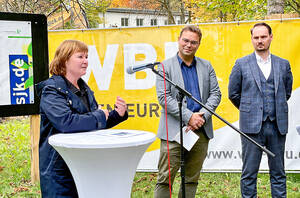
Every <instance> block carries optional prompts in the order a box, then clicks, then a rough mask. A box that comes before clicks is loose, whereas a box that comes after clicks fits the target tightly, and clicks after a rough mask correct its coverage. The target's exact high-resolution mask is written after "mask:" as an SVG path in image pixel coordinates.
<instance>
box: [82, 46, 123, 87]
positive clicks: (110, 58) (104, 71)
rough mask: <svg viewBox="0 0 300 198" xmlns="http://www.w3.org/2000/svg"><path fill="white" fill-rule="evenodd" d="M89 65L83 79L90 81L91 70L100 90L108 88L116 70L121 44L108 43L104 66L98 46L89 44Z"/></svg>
mask: <svg viewBox="0 0 300 198" xmlns="http://www.w3.org/2000/svg"><path fill="white" fill-rule="evenodd" d="M88 47H89V58H88V60H89V67H88V68H87V71H86V74H85V75H84V76H83V80H85V81H86V82H88V80H89V78H90V75H91V72H93V74H94V76H95V80H96V83H97V85H98V89H99V90H108V89H109V85H110V81H111V77H112V73H113V70H114V66H115V62H116V56H117V52H118V48H119V45H118V44H113V45H107V48H106V53H105V57H104V62H103V66H101V63H100V59H99V56H98V53H97V49H96V46H94V45H89V46H88Z"/></svg>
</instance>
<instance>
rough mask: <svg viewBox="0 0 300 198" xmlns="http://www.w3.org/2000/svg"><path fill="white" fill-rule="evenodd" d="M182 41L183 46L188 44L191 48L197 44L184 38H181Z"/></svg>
mask: <svg viewBox="0 0 300 198" xmlns="http://www.w3.org/2000/svg"><path fill="white" fill-rule="evenodd" d="M182 40H183V42H184V43H185V44H188V43H190V44H191V45H193V46H196V45H198V44H199V42H198V41H190V40H189V39H186V38H182Z"/></svg>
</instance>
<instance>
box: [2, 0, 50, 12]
mask: <svg viewBox="0 0 300 198" xmlns="http://www.w3.org/2000/svg"><path fill="white" fill-rule="evenodd" d="M53 2H54V1H53V0H52V1H51V0H50V1H47V0H2V1H0V9H1V11H2V12H15V13H36V14H42V13H47V12H49V11H50V10H51V9H53V8H54V7H55V5H54V4H53Z"/></svg>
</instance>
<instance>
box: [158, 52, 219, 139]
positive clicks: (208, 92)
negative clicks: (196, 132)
mask: <svg viewBox="0 0 300 198" xmlns="http://www.w3.org/2000/svg"><path fill="white" fill-rule="evenodd" d="M196 62H197V63H196V69H197V75H198V81H199V82H197V83H199V88H200V94H201V99H202V102H203V103H204V104H205V105H206V106H207V107H208V108H210V109H211V110H212V111H215V109H216V108H217V106H218V105H219V103H220V101H221V91H220V89H219V85H218V81H217V77H216V74H215V71H214V69H213V67H212V66H211V64H210V63H209V62H208V61H206V60H204V59H201V58H198V57H196ZM163 65H164V69H165V75H166V77H167V78H169V79H170V80H172V81H173V82H174V83H176V84H177V85H178V86H180V87H182V88H184V81H183V76H182V73H181V66H180V65H179V62H178V59H177V55H175V56H174V57H172V58H170V59H167V60H165V61H164V62H163ZM158 70H159V72H161V73H163V68H162V66H159V67H158ZM156 93H157V98H158V102H159V104H160V105H161V106H162V111H161V117H160V122H159V127H158V132H157V137H158V138H160V139H163V140H166V139H167V134H166V116H165V90H164V79H163V78H161V77H159V76H157V78H156ZM177 93H178V90H177V89H176V88H175V87H174V86H172V85H171V84H170V83H168V82H166V97H167V117H168V133H169V140H170V141H173V140H174V137H175V136H176V134H177V133H178V132H180V124H179V109H178V103H177V100H176V94H177ZM200 112H204V117H205V119H206V123H205V125H204V130H205V133H206V134H207V136H208V137H209V138H213V127H212V119H211V113H209V112H208V111H207V110H206V109H204V108H201V109H200ZM192 114H193V112H192V111H190V110H189V109H188V108H187V102H186V97H185V98H184V99H183V105H182V118H183V122H184V124H188V122H189V120H190V118H191V116H192Z"/></svg>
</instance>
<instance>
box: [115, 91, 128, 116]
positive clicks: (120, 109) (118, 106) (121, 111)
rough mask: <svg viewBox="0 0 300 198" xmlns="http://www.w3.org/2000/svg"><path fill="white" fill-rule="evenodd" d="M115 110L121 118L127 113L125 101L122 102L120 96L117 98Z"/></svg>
mask: <svg viewBox="0 0 300 198" xmlns="http://www.w3.org/2000/svg"><path fill="white" fill-rule="evenodd" d="M115 110H116V111H117V112H118V114H119V115H120V116H121V117H123V116H124V115H125V112H126V111H127V104H126V102H125V100H123V99H122V98H121V97H120V96H117V100H116V103H115Z"/></svg>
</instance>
